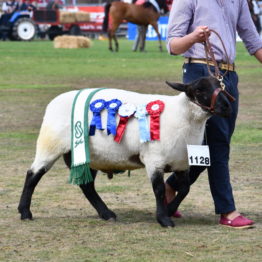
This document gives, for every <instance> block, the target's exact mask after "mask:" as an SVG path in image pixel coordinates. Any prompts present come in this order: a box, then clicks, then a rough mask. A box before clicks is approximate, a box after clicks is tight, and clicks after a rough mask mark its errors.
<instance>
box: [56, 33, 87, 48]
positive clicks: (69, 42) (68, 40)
mask: <svg viewBox="0 0 262 262" xmlns="http://www.w3.org/2000/svg"><path fill="white" fill-rule="evenodd" d="M89 47H91V40H90V39H89V38H88V37H84V36H71V35H63V36H57V37H56V38H55V39H54V48H89Z"/></svg>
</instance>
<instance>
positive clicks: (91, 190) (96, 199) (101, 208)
mask: <svg viewBox="0 0 262 262" xmlns="http://www.w3.org/2000/svg"><path fill="white" fill-rule="evenodd" d="M80 188H81V189H82V192H83V193H84V195H85V196H86V198H87V199H88V200H89V202H90V203H91V205H92V206H93V207H94V208H95V209H96V211H97V213H98V215H99V216H100V217H101V218H103V219H105V220H109V219H111V218H112V219H114V220H115V219H116V214H115V213H114V212H113V211H111V210H110V209H108V207H107V206H106V204H105V203H104V202H103V200H102V199H101V198H100V196H99V195H98V193H97V192H96V190H95V185H94V182H91V183H88V184H85V185H80Z"/></svg>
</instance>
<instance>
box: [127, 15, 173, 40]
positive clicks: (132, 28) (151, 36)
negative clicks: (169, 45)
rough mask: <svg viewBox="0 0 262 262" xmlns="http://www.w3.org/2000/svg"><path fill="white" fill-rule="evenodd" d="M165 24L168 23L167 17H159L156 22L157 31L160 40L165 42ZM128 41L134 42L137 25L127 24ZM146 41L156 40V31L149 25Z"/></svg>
mask: <svg viewBox="0 0 262 262" xmlns="http://www.w3.org/2000/svg"><path fill="white" fill-rule="evenodd" d="M167 23H168V16H161V17H160V18H159V20H158V30H159V33H160V34H161V39H162V40H166V34H167ZM127 33H128V40H135V38H136V34H137V25H135V24H132V23H128V30H127ZM146 40H158V38H157V34H156V31H155V30H154V28H153V27H152V26H151V25H149V26H148V29H147V33H146Z"/></svg>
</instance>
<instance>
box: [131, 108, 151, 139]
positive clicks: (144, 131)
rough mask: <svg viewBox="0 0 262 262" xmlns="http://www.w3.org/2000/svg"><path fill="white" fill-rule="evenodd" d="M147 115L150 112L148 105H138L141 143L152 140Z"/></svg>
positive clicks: (137, 112)
mask: <svg viewBox="0 0 262 262" xmlns="http://www.w3.org/2000/svg"><path fill="white" fill-rule="evenodd" d="M147 115H148V112H147V110H146V105H144V104H142V105H138V106H137V108H136V113H135V117H136V118H137V119H138V123H139V134H140V142H141V143H145V142H148V141H150V140H151V139H150V132H149V128H148V122H147Z"/></svg>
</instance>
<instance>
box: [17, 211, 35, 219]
mask: <svg viewBox="0 0 262 262" xmlns="http://www.w3.org/2000/svg"><path fill="white" fill-rule="evenodd" d="M19 212H20V213H21V220H26V219H28V220H32V219H33V215H32V213H31V211H30V210H25V211H19Z"/></svg>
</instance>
